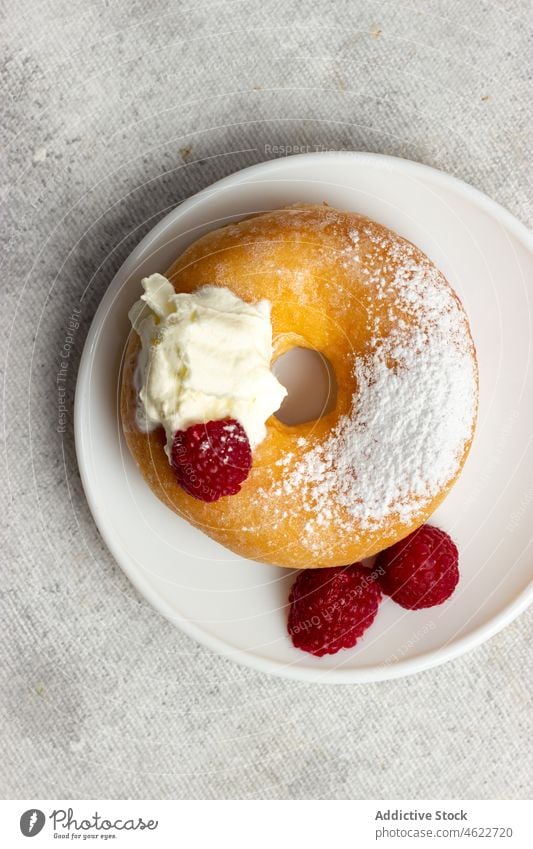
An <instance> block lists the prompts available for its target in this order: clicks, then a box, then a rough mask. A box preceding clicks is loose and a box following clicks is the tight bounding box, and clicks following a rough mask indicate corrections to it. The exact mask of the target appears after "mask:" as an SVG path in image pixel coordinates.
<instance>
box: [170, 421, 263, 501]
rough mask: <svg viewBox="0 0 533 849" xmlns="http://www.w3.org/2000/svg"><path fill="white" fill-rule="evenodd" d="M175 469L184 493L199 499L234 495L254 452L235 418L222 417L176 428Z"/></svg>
mask: <svg viewBox="0 0 533 849" xmlns="http://www.w3.org/2000/svg"><path fill="white" fill-rule="evenodd" d="M171 461H172V468H173V470H174V473H175V475H176V478H177V479H178V483H179V484H180V486H182V487H183V489H184V490H185V492H188V493H189V495H193V496H194V497H195V498H198V499H200V501H218V499H219V498H222V496H224V495H235V494H236V493H237V492H239V490H240V488H241V484H242V482H243V481H244V480H246V478H247V477H248V475H249V473H250V469H251V468H252V451H251V448H250V442H249V440H248V437H247V435H246V431H245V430H244V428H243V426H242V425H241V424H240V422H238V421H237V420H236V419H220V420H219V421H211V422H207V423H205V424H195V425H191V427H188V428H187V430H177V431H176V433H175V434H174V440H173V442H172V451H171Z"/></svg>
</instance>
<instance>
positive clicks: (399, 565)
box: [376, 525, 459, 610]
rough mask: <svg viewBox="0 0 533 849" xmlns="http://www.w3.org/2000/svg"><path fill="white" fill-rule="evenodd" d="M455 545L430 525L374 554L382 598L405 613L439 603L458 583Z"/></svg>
mask: <svg viewBox="0 0 533 849" xmlns="http://www.w3.org/2000/svg"><path fill="white" fill-rule="evenodd" d="M458 562H459V554H458V551H457V546H456V545H455V543H454V542H453V540H452V539H450V537H449V536H448V534H447V533H445V532H444V531H441V530H440V528H435V527H433V526H432V525H422V527H421V528H418V530H416V531H414V532H413V533H412V534H409V536H408V537H406V538H405V539H403V540H401V541H400V542H397V543H395V544H394V545H393V546H391V547H390V548H387V549H385V551H382V552H381V553H380V554H378V557H377V560H376V568H377V571H378V572H379V573H380V576H379V582H380V584H381V588H382V590H383V592H384V593H385V594H386V595H390V596H391V597H392V598H393V599H394V601H396V602H398V604H401V606H402V607H406V608H408V609H409V610H419V609H420V608H422V607H433V606H434V605H436V604H442V602H443V601H446V599H448V598H449V597H450V596H451V594H452V593H453V591H454V589H455V587H456V585H457V582H458V580H459V569H458Z"/></svg>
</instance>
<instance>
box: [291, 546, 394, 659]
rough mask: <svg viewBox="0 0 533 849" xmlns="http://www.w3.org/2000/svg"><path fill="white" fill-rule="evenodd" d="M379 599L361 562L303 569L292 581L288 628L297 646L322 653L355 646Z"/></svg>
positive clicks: (376, 587) (368, 623)
mask: <svg viewBox="0 0 533 849" xmlns="http://www.w3.org/2000/svg"><path fill="white" fill-rule="evenodd" d="M380 601H381V590H380V588H379V584H378V583H377V582H376V580H375V575H374V573H373V572H371V571H370V570H369V569H365V568H364V566H362V565H361V564H360V563H354V564H352V565H351V566H334V567H332V568H330V569H305V570H304V571H303V572H300V574H299V575H298V577H297V578H296V581H295V582H294V584H293V585H292V589H291V593H290V596H289V603H290V606H291V607H290V611H289V622H288V629H289V634H290V636H291V638H292V641H293V643H294V645H295V646H296V648H298V649H301V650H302V651H307V652H310V653H311V654H314V655H317V657H322V655H324V654H335V653H336V652H338V651H339V650H340V649H349V648H352V646H355V644H356V642H357V640H358V639H359V637H360V636H361V635H362V634H364V632H365V631H366V629H367V628H369V627H370V625H371V624H372V622H373V621H374V618H375V616H376V613H377V612H378V606H379V602H380Z"/></svg>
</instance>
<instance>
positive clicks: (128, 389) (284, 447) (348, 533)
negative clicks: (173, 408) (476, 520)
mask: <svg viewBox="0 0 533 849" xmlns="http://www.w3.org/2000/svg"><path fill="white" fill-rule="evenodd" d="M166 278H168V280H169V281H170V282H171V284H172V287H173V290H174V292H175V293H178V294H180V295H182V294H183V295H186V294H191V293H195V292H197V291H199V290H200V289H201V287H215V288H216V289H223V290H224V292H227V297H228V298H229V297H231V295H233V296H236V298H238V299H241V301H243V302H245V303H246V304H249V305H254V304H258V303H264V302H269V304H270V310H271V312H270V320H271V331H272V348H271V351H272V357H271V364H272V365H274V372H275V363H276V361H277V360H278V359H279V358H280V357H281V356H282V355H283V354H284V353H286V352H288V351H290V350H291V349H293V348H303V349H310V350H313V351H317V352H319V353H320V354H321V355H322V356H323V357H324V358H325V359H326V360H327V363H328V367H330V368H331V371H332V372H333V374H334V376H335V381H336V398H335V403H334V406H333V408H332V409H330V410H329V411H326V412H325V413H324V414H323V415H322V416H320V417H318V418H317V419H315V420H312V421H306V422H300V423H297V424H287V423H284V422H283V421H281V420H280V419H279V418H278V417H277V416H276V415H274V414H273V413H274V412H275V410H273V411H272V413H271V414H270V415H269V416H268V418H267V420H266V422H265V423H264V427H263V431H264V434H262V438H261V439H260V441H258V442H257V444H255V445H253V450H252V466H251V470H250V472H249V475H248V477H247V478H246V479H245V480H244V481H243V483H242V485H241V488H240V490H239V491H238V492H236V493H235V494H234V495H230V496H227V497H222V498H220V499H219V500H216V501H213V502H206V501H202V500H199V499H198V498H196V497H193V496H192V495H190V494H189V493H188V492H186V491H185V490H184V489H183V488H182V487H181V486H180V485H179V483H178V482H177V481H176V476H175V473H174V470H173V467H172V465H171V463H170V462H169V456H168V448H167V441H166V440H167V437H166V434H165V430H164V429H163V428H162V427H161V426H159V427H154V428H152V429H148V430H147V429H146V428H142V427H140V426H139V419H138V405H139V386H138V367H139V366H138V364H139V357H140V352H141V348H142V346H141V339H140V336H139V333H138V332H135V330H132V332H131V333H130V335H129V337H128V342H127V346H126V350H125V356H124V361H123V368H122V382H121V397H120V409H121V418H122V424H123V430H124V435H125V438H126V441H127V444H128V447H129V449H130V452H131V454H132V456H133V458H134V460H135V462H136V464H137V466H138V468H139V470H140V472H141V474H142V476H143V477H144V479H145V481H146V482H147V484H148V486H149V487H150V489H151V490H152V492H153V493H154V494H155V495H156V496H157V497H158V498H159V499H160V500H161V501H162V502H163V503H164V504H166V505H167V507H169V508H170V509H171V510H173V511H174V512H175V513H177V514H178V515H179V516H181V517H182V518H183V519H185V520H186V521H188V522H190V523H191V524H192V525H194V526H196V527H197V528H199V529H201V530H202V531H203V532H204V533H206V534H208V535H209V536H210V537H212V538H213V539H214V540H217V541H218V542H219V543H221V544H222V545H223V546H225V547H226V548H228V549H230V550H231V551H232V552H234V553H235V554H237V555H240V556H242V557H245V558H249V559H252V560H258V561H261V562H265V563H269V564H275V565H278V566H282V567H288V568H316V567H326V566H338V565H344V564H349V563H354V562H357V561H360V560H362V559H364V558H367V557H370V556H372V555H374V554H376V553H377V552H379V551H381V550H383V549H385V548H386V547H388V546H390V545H392V544H393V543H395V542H397V541H398V540H400V539H402V538H403V537H405V536H407V535H408V534H409V533H411V532H412V531H413V530H415V529H416V528H417V527H419V526H420V525H422V524H423V523H424V522H425V521H426V520H427V519H428V517H429V516H430V515H431V514H432V513H433V512H434V511H435V510H436V508H437V507H438V506H439V505H440V504H441V502H442V501H443V499H444V498H445V497H446V495H447V494H448V492H449V491H450V489H451V488H452V486H453V485H454V483H455V482H456V481H457V479H458V477H459V475H460V473H461V470H462V468H463V466H464V463H465V461H466V458H467V455H468V452H469V450H470V447H471V443H472V439H473V436H474V430H475V423H476V416H477V405H478V371H477V361H476V353H475V348H474V343H473V341H472V336H471V333H470V328H469V324H468V320H467V317H466V314H465V311H464V309H463V307H462V305H461V302H460V300H459V298H458V296H457V295H456V294H455V292H454V291H453V289H452V288H451V286H450V285H449V283H448V282H447V281H446V279H445V277H444V276H443V274H442V273H441V272H440V271H439V270H438V269H437V268H436V267H435V266H434V265H433V263H432V262H431V261H430V260H429V259H428V257H427V256H426V255H425V254H424V253H423V252H422V251H421V250H419V249H418V248H417V247H416V246H415V245H413V244H411V243H410V242H408V241H407V240H406V239H404V238H402V237H400V236H399V235H397V234H396V233H394V232H392V231H391V230H389V229H387V228H386V227H384V226H382V225H381V224H379V223H376V222H375V221H372V220H370V219H368V218H366V217H364V216H362V215H360V214H357V213H355V212H344V211H339V210H336V209H333V208H332V207H330V206H328V205H326V204H323V205H306V204H296V205H295V206H292V207H289V208H285V209H278V210H274V211H270V212H266V213H260V214H256V215H253V216H251V217H248V218H246V219H244V220H241V221H239V222H237V223H231V224H229V225H227V226H224V227H221V228H220V229H217V230H214V231H212V232H209V233H207V234H206V235H204V236H202V237H201V238H200V239H198V240H197V241H196V242H194V244H192V245H191V246H190V247H188V248H187V249H186V250H185V251H184V252H183V254H182V255H181V256H179V257H178V258H177V259H176V261H175V262H174V263H173V265H172V266H171V267H170V268H169V269H168V270H167V272H166ZM210 291H212V290H210ZM250 320H251V319H250ZM232 344H233V342H232V340H231V339H230V337H229V336H228V339H227V345H228V346H230V345H232ZM225 348H226V345H225V343H224V342H222V343H220V344H219V345H218V348H217V350H216V356H217V358H219V360H220V363H221V364H223V363H224V357H225ZM224 368H225V366H224ZM136 376H137V377H136ZM261 380H264V381H266V382H265V383H264V384H263V383H262V384H261V386H262V387H263V385H264V387H265V389H264V391H265V392H267V391H270V389H271V388H272V387H271V386H270V385H268V386H267V384H268V380H269V375H264V374H263V375H262V377H261ZM261 391H262V390H259V392H261ZM244 417H245V414H244V413H243V418H244ZM179 532H180V529H179V524H176V537H177V538H178V537H179Z"/></svg>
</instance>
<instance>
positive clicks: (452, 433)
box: [278, 222, 477, 551]
mask: <svg viewBox="0 0 533 849" xmlns="http://www.w3.org/2000/svg"><path fill="white" fill-rule="evenodd" d="M360 236H361V237H362V239H361V238H360ZM350 238H351V242H352V244H351V245H349V247H348V248H347V250H346V254H345V259H344V261H343V266H344V267H346V263H349V262H353V263H354V264H356V267H357V269H358V272H357V273H360V271H359V269H360V265H359V262H360V255H359V244H360V242H361V241H364V242H365V243H366V245H367V250H368V244H369V243H370V245H374V246H375V247H376V248H377V250H376V252H375V255H374V254H373V253H372V251H371V252H370V253H365V256H364V259H365V270H366V272H367V274H366V276H365V277H364V278H363V279H364V280H365V281H366V282H368V287H369V304H371V302H372V299H376V300H377V301H378V302H379V301H380V300H386V302H387V303H388V304H391V305H392V306H390V307H389V308H388V309H387V310H385V311H383V310H380V311H379V312H376V311H375V310H372V309H371V308H369V310H368V315H369V319H368V329H369V331H370V343H369V345H368V350H365V351H363V352H358V354H356V355H355V356H354V363H353V374H354V376H355V380H356V383H357V388H356V391H355V393H354V396H353V399H352V409H351V410H350V412H349V414H347V415H345V416H343V417H342V418H341V419H340V420H339V421H338V423H337V425H336V427H335V428H334V429H333V431H332V432H331V433H330V435H329V436H328V437H327V438H326V440H325V441H324V442H322V443H318V444H314V445H312V446H311V447H310V449H309V450H308V451H307V452H305V453H304V454H303V456H302V455H300V457H299V458H296V457H295V456H294V455H291V454H288V455H286V456H285V457H282V458H281V459H280V460H279V461H278V462H279V463H280V464H281V465H282V466H284V468H285V474H284V476H283V481H282V483H281V485H280V486H281V490H282V493H280V494H285V495H289V494H291V493H294V492H297V493H298V495H299V498H300V499H301V504H302V507H303V509H304V511H306V513H307V514H308V519H307V521H306V523H305V527H304V535H305V544H306V545H307V547H308V548H309V550H310V551H313V550H316V551H318V550H319V549H320V538H321V528H323V526H324V525H325V524H330V523H331V522H332V521H333V522H335V524H336V525H337V526H338V528H339V530H340V531H344V532H351V533H354V532H356V531H357V529H360V530H361V531H365V530H378V529H379V527H380V525H382V524H383V523H384V522H385V521H386V520H390V518H391V516H392V515H394V516H397V518H398V519H399V520H400V521H402V522H406V523H407V522H409V521H410V520H412V519H414V517H415V516H416V515H417V514H418V513H419V512H420V511H421V510H422V509H423V508H424V505H427V504H429V503H430V501H431V500H432V499H433V498H434V497H435V496H436V495H437V494H438V493H439V492H440V491H441V490H442V489H443V488H444V487H446V485H447V484H448V483H449V482H450V481H451V480H452V479H453V477H454V476H455V475H456V474H457V470H458V468H459V466H460V463H461V460H462V458H463V456H464V452H465V449H466V445H467V442H468V441H469V439H470V438H471V435H472V431H473V427H474V422H475V416H476V409H477V372H476V364H475V357H474V351H473V344H472V341H471V337H470V333H469V329H468V323H467V320H466V317H465V314H464V312H463V310H462V307H461V305H460V303H459V301H458V300H457V298H456V296H455V295H454V293H453V291H452V290H451V288H450V287H449V286H448V284H447V283H446V281H445V279H444V277H443V276H442V275H441V274H440V272H439V271H438V270H437V269H436V268H434V266H433V265H432V264H431V263H430V262H429V260H427V259H425V258H423V257H422V258H421V254H420V252H418V251H417V250H416V249H415V248H413V246H411V245H410V244H409V243H407V242H405V241H403V240H402V239H400V238H399V237H394V236H391V234H389V233H387V234H386V237H385V236H384V231H383V229H382V228H379V227H376V226H373V225H372V224H370V223H368V222H367V223H366V224H364V225H362V227H361V231H360V232H359V231H358V230H356V229H354V230H353V231H351V233H350ZM384 256H385V260H383V257H384ZM374 257H375V264H374ZM391 280H392V282H391Z"/></svg>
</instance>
